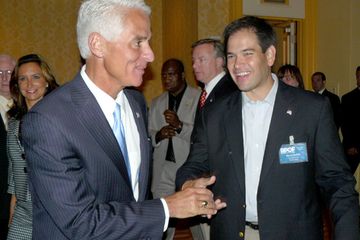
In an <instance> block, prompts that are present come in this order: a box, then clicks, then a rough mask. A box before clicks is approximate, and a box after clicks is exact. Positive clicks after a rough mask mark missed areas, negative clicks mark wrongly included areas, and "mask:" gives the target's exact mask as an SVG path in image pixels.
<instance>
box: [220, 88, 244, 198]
mask: <svg viewBox="0 0 360 240" xmlns="http://www.w3.org/2000/svg"><path fill="white" fill-rule="evenodd" d="M226 108H227V110H226V111H225V115H224V123H223V125H224V126H225V134H226V139H227V140H228V144H229V146H230V151H231V155H232V158H231V159H232V164H233V169H234V170H235V173H236V177H237V181H238V183H239V185H240V191H241V192H243V193H245V182H244V181H245V174H244V171H245V170H244V144H243V137H242V136H243V131H242V99H241V92H240V91H236V92H235V93H234V94H233V95H232V96H231V98H230V99H229V101H228V104H227V106H226ZM239 136H241V137H240V138H239ZM231 168H232V167H231ZM231 168H230V169H231Z"/></svg>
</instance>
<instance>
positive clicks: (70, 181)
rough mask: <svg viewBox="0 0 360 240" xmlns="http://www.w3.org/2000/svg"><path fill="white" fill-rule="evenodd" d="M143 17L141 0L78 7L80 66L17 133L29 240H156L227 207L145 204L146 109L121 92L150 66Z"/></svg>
mask: <svg viewBox="0 0 360 240" xmlns="http://www.w3.org/2000/svg"><path fill="white" fill-rule="evenodd" d="M149 15H150V8H149V7H148V6H147V5H146V4H145V3H144V1H143V0H113V1H108V0H88V1H84V2H83V3H82V5H81V7H80V10H79V17H78V23H77V37H78V45H79V49H80V54H81V56H82V57H83V58H84V59H85V60H86V64H85V65H84V66H83V67H82V69H81V71H80V73H79V74H78V75H77V76H76V77H75V79H74V80H72V81H71V82H70V83H68V84H66V85H64V86H63V87H61V88H60V89H58V90H57V91H56V92H54V93H52V94H50V95H48V96H47V97H46V98H45V99H44V100H42V101H41V102H40V103H39V104H37V105H36V106H34V107H33V108H32V109H31V111H30V112H29V113H28V114H27V115H26V117H25V119H24V123H23V126H22V130H23V133H22V136H23V142H24V146H25V152H26V155H27V159H28V172H29V180H30V190H31V192H32V197H33V238H34V239H76V240H79V239H161V236H162V233H163V231H165V230H166V228H167V224H168V220H169V218H170V217H176V218H186V217H191V216H195V215H207V216H208V217H209V218H210V217H211V216H212V215H214V214H216V213H217V210H219V209H221V208H223V207H225V206H226V204H225V203H223V202H221V201H220V200H216V201H215V200H214V199H213V195H212V192H211V191H210V190H208V189H199V188H191V189H187V190H185V191H180V192H178V193H175V194H173V195H170V196H167V197H164V198H161V199H153V200H148V199H149V198H148V190H149V179H150V166H151V152H152V149H151V141H150V138H149V137H148V133H147V113H146V103H145V100H144V97H143V96H142V94H141V93H139V92H138V91H137V90H134V89H132V88H127V87H138V86H139V85H141V83H142V76H143V74H144V72H145V69H146V66H147V64H148V63H149V62H152V61H153V60H154V54H153V52H152V50H151V48H150V45H149V40H150V37H151V31H150V18H149ZM215 180H216V179H215V178H214V177H212V178H204V179H203V182H202V183H203V185H204V186H208V185H211V184H213V183H214V182H215Z"/></svg>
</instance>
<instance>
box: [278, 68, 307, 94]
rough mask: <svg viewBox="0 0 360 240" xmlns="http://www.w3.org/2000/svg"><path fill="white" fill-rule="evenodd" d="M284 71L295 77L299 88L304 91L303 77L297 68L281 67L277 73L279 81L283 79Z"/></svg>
mask: <svg viewBox="0 0 360 240" xmlns="http://www.w3.org/2000/svg"><path fill="white" fill-rule="evenodd" d="M286 71H289V73H290V74H291V75H293V76H294V77H295V80H296V81H297V82H298V83H299V88H301V89H305V86H304V80H303V77H302V75H301V72H300V69H299V68H298V67H297V66H295V65H291V64H285V65H282V66H281V67H280V68H279V70H278V72H277V76H278V78H279V79H280V80H281V78H283V77H284V75H285V72H286Z"/></svg>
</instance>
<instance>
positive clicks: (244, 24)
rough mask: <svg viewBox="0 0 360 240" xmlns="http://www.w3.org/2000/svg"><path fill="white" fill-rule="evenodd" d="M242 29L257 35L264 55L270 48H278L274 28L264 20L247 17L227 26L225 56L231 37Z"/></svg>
mask: <svg viewBox="0 0 360 240" xmlns="http://www.w3.org/2000/svg"><path fill="white" fill-rule="evenodd" d="M242 29H248V30H251V31H252V32H254V33H255V34H256V36H257V39H258V41H259V45H260V47H261V50H262V52H263V53H265V51H266V50H267V49H268V48H269V47H270V46H276V33H275V31H274V29H273V28H272V26H271V25H270V24H269V23H267V22H266V21H265V20H264V19H261V18H258V17H253V16H246V17H242V18H239V19H237V20H235V21H233V22H231V23H230V24H229V25H227V26H226V28H225V30H224V45H225V54H226V53H227V45H228V41H229V38H230V36H231V35H233V34H234V33H236V32H238V31H240V30H242Z"/></svg>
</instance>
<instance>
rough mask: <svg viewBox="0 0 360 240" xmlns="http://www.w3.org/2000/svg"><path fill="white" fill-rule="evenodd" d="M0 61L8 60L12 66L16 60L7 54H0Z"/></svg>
mask: <svg viewBox="0 0 360 240" xmlns="http://www.w3.org/2000/svg"><path fill="white" fill-rule="evenodd" d="M0 62H8V63H10V64H12V65H13V67H15V65H16V60H15V59H14V58H13V57H12V56H10V55H7V54H0Z"/></svg>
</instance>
